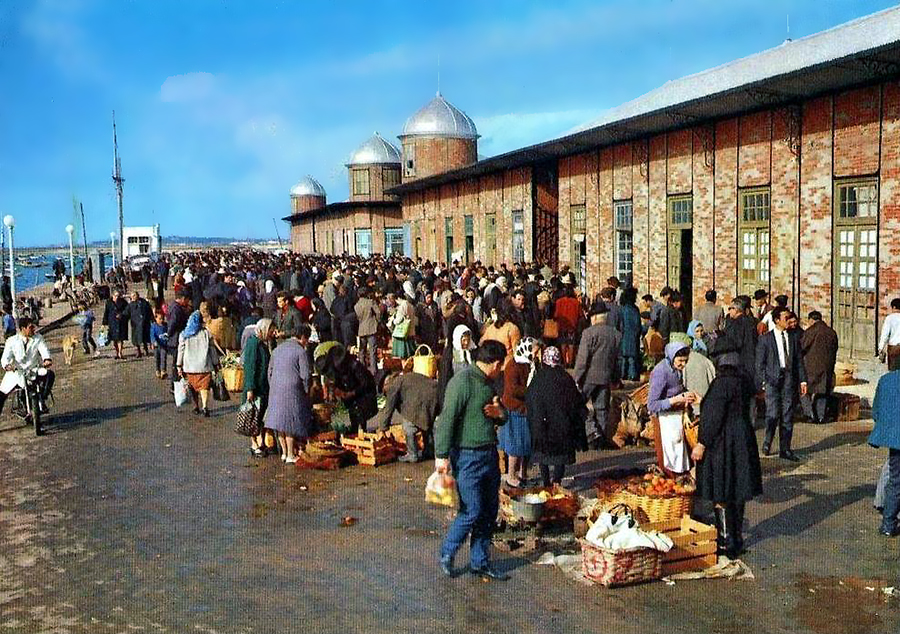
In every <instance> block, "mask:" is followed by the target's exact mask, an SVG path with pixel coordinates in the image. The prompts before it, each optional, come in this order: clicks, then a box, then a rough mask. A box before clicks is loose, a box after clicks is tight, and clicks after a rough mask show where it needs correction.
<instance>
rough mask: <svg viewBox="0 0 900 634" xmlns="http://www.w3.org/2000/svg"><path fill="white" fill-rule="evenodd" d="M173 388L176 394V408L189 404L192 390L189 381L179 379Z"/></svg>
mask: <svg viewBox="0 0 900 634" xmlns="http://www.w3.org/2000/svg"><path fill="white" fill-rule="evenodd" d="M172 387H173V390H172V391H173V393H174V394H175V407H181V406H182V405H184V404H185V403H187V402H188V398H189V396H190V395H189V393H188V390H190V388H189V387H188V382H187V379H179V380H178V381H175V383H174V384H173V386H172Z"/></svg>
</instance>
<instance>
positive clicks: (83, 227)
mask: <svg viewBox="0 0 900 634" xmlns="http://www.w3.org/2000/svg"><path fill="white" fill-rule="evenodd" d="M78 206H79V207H81V240H82V242H84V261H85V263H86V262H87V259H88V250H87V226H86V225H85V224H84V203H78ZM81 269H82V270H84V264H82V265H81Z"/></svg>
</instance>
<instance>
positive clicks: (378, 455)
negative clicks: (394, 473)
mask: <svg viewBox="0 0 900 634" xmlns="http://www.w3.org/2000/svg"><path fill="white" fill-rule="evenodd" d="M341 445H343V446H344V447H345V448H347V449H349V450H350V451H352V452H353V453H354V454H356V460H357V462H359V464H364V465H368V466H370V467H378V466H380V465H383V464H387V463H389V462H394V461H395V460H396V459H397V453H398V451H397V446H396V445H395V444H394V440H393V439H392V438H391V437H390V436H386V435H384V434H367V433H365V432H362V433H360V434H358V435H356V436H341Z"/></svg>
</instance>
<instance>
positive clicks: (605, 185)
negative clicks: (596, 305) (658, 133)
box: [587, 143, 631, 293]
mask: <svg viewBox="0 0 900 634" xmlns="http://www.w3.org/2000/svg"><path fill="white" fill-rule="evenodd" d="M623 147H624V148H625V149H626V150H627V154H626V153H625V152H622V151H621V149H620V148H623ZM617 155H622V161H623V163H622V164H621V166H620V167H619V169H618V170H616V169H615V168H614V158H615V156H617ZM626 160H627V162H626ZM599 168H600V169H599V171H598V178H597V194H598V196H597V198H598V209H597V213H595V214H592V213H589V215H588V226H587V257H588V267H589V269H590V271H591V276H590V278H589V282H590V283H589V284H588V289H590V290H591V292H592V293H596V292H597V291H599V290H600V289H601V288H603V287H604V286H606V278H608V277H609V276H610V275H612V274H613V272H614V270H615V251H614V246H613V245H614V241H615V235H616V232H615V221H614V218H613V191H614V189H615V188H614V185H613V183H614V181H615V175H614V174H615V173H619V180H620V181H621V191H620V194H625V193H627V194H628V195H627V196H624V195H623V196H621V198H623V199H625V198H631V144H630V143H629V144H628V145H625V146H619V147H616V148H606V149H603V150H600V164H599ZM624 174H627V177H626V176H624ZM626 183H627V190H626V187H625V184H626Z"/></svg>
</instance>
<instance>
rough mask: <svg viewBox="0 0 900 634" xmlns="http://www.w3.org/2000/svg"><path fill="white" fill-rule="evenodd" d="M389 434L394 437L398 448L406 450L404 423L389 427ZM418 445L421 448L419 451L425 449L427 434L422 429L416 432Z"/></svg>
mask: <svg viewBox="0 0 900 634" xmlns="http://www.w3.org/2000/svg"><path fill="white" fill-rule="evenodd" d="M387 434H388V435H389V436H390V437H391V438H393V439H394V443H395V444H397V445H398V449H401V450H403V452H406V433H405V432H404V431H403V426H402V425H391V426H390V427H388V430H387ZM416 446H417V447H418V448H419V451H425V436H424V434H422V432H421V431H417V432H416Z"/></svg>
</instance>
